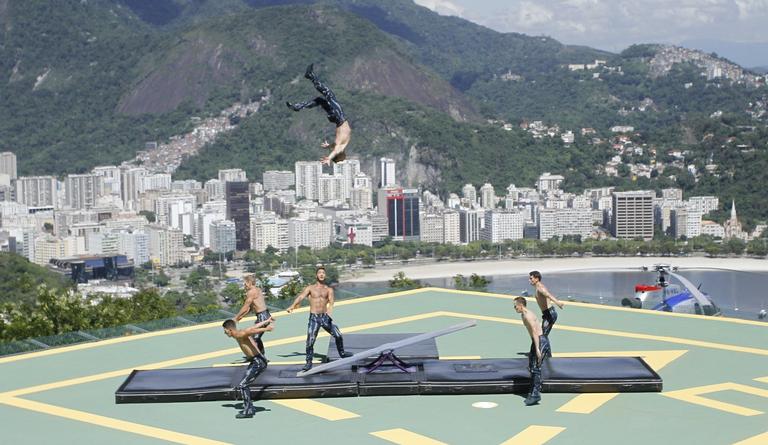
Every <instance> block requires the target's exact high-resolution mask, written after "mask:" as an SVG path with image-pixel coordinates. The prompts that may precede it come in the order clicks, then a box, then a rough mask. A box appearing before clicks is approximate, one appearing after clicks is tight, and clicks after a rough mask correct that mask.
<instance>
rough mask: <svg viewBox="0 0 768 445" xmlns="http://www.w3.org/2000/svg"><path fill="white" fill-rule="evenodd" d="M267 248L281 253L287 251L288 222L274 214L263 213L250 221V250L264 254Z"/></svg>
mask: <svg viewBox="0 0 768 445" xmlns="http://www.w3.org/2000/svg"><path fill="white" fill-rule="evenodd" d="M269 246H272V247H273V248H275V249H278V250H279V251H281V252H284V251H285V250H286V249H288V221H287V220H285V219H281V218H278V217H277V215H276V214H275V213H274V212H264V213H262V214H260V215H257V216H255V217H254V218H253V219H252V220H251V249H253V250H255V251H257V252H264V251H266V250H267V247H269Z"/></svg>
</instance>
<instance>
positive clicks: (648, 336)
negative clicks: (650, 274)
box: [443, 312, 768, 356]
mask: <svg viewBox="0 0 768 445" xmlns="http://www.w3.org/2000/svg"><path fill="white" fill-rule="evenodd" d="M443 314H444V315H447V316H451V317H458V318H471V319H475V320H483V321H495V322H499V323H507V324H519V325H521V324H522V322H521V321H520V320H518V319H512V318H502V317H491V316H488V315H475V314H463V313H460V312H443ZM558 329H559V330H563V331H572V332H581V333H585V334H597V335H607V336H611V337H624V338H635V339H638V340H654V341H663V342H667V343H675V344H679V345H686V346H699V347H702V348H710V349H721V350H725V351H733V352H745V353H747V354H756V355H765V356H768V349H760V348H752V347H747V346H738V345H729V344H724V343H714V342H709V341H702V340H693V339H688V338H678V337H669V336H663V335H651V334H642V333H639V332H624V331H614V330H608V329H596V328H585V327H581V326H569V325H561V324H558V325H556V326H555V330H558Z"/></svg>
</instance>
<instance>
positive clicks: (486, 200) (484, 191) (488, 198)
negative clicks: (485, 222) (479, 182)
mask: <svg viewBox="0 0 768 445" xmlns="http://www.w3.org/2000/svg"><path fill="white" fill-rule="evenodd" d="M480 206H481V207H483V208H484V209H492V208H494V207H496V192H495V191H494V190H493V186H492V185H491V184H489V183H487V182H486V183H485V184H484V185H483V186H482V187H480Z"/></svg>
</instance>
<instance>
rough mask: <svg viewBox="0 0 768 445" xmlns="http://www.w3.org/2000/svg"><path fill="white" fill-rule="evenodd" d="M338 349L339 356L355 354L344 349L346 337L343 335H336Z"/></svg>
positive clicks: (345, 356) (344, 356)
mask: <svg viewBox="0 0 768 445" xmlns="http://www.w3.org/2000/svg"><path fill="white" fill-rule="evenodd" d="M336 350H337V351H339V357H341V358H347V357H352V356H353V355H354V354H352V353H351V352H346V351H344V339H343V338H341V336H339V337H336Z"/></svg>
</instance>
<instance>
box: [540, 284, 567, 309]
mask: <svg viewBox="0 0 768 445" xmlns="http://www.w3.org/2000/svg"><path fill="white" fill-rule="evenodd" d="M541 293H542V294H544V296H545V297H547V300H549V301H551V302H552V303H553V304H556V305H557V307H559V308H560V309H562V308H563V306H565V305H564V304H563V302H562V301H560V300H558V299H557V298H556V297H555V296H554V295H552V293H551V292H549V290H548V289H547V288H546V287H544V286H542V287H541Z"/></svg>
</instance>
